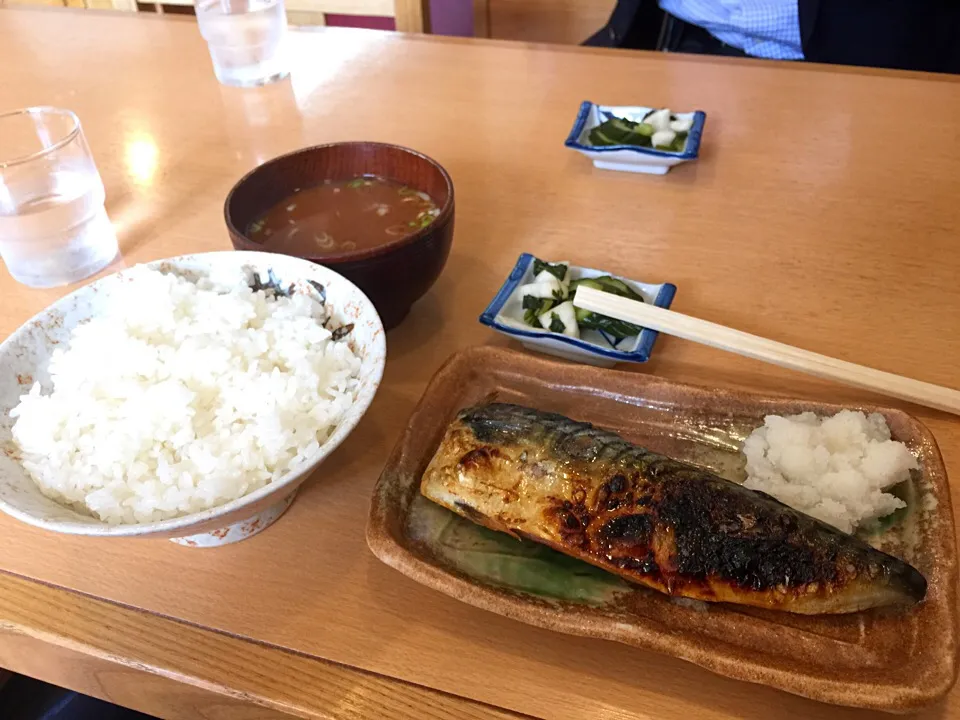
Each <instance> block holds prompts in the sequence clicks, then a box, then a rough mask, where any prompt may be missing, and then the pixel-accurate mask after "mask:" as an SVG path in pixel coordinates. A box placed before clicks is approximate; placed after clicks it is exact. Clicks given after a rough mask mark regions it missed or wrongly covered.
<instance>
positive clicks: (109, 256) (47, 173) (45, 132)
mask: <svg viewBox="0 0 960 720" xmlns="http://www.w3.org/2000/svg"><path fill="white" fill-rule="evenodd" d="M105 199H106V193H105V192H104V189H103V181H102V180H101V179H100V174H99V173H98V172H97V167H96V165H94V163H93V158H92V157H91V155H90V149H89V148H88V147H87V141H86V139H85V138H84V136H83V130H82V129H81V127H80V120H79V119H78V118H77V116H76V115H75V114H74V113H72V112H71V111H69V110H62V109H60V108H53V107H32V108H25V109H23V110H14V111H12V112H8V113H3V114H0V257H2V258H3V261H4V263H5V264H6V266H7V270H9V271H10V274H11V275H12V276H13V278H14V279H15V280H17V281H18V282H21V283H23V284H24V285H30V286H31V287H53V286H55V285H66V284H67V283H71V282H76V281H78V280H82V279H84V278H86V277H89V276H90V275H93V274H94V273H96V272H98V271H100V270H102V269H103V268H104V267H106V266H107V265H108V264H109V263H110V261H111V260H113V258H114V257H116V255H117V236H116V233H115V232H114V229H113V226H112V225H111V224H110V220H109V219H108V218H107V212H106V210H105V209H104V206H103V203H104V200H105Z"/></svg>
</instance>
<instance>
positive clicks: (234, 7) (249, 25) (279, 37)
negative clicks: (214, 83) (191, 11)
mask: <svg viewBox="0 0 960 720" xmlns="http://www.w3.org/2000/svg"><path fill="white" fill-rule="evenodd" d="M195 6H196V10H197V22H198V24H199V25H200V34H201V35H203V37H204V39H205V40H206V41H207V46H208V47H209V49H210V58H211V59H212V60H213V70H214V72H215V73H216V74H217V79H218V80H219V81H220V82H222V83H223V84H224V85H236V86H238V87H253V86H256V85H266V84H267V83H271V82H274V81H275V80H280V79H281V78H284V77H286V76H287V74H288V72H289V70H288V68H287V59H286V56H285V53H284V38H285V37H286V34H287V13H286V9H285V8H284V4H283V0H195Z"/></svg>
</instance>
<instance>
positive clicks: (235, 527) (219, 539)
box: [170, 490, 297, 548]
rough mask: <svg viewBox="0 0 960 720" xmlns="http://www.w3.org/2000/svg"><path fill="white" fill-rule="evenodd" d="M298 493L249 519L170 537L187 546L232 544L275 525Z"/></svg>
mask: <svg viewBox="0 0 960 720" xmlns="http://www.w3.org/2000/svg"><path fill="white" fill-rule="evenodd" d="M296 495H297V491H296V490H294V491H293V492H292V493H290V494H289V495H287V496H286V497H285V498H284V499H283V500H281V501H280V502H278V503H276V504H275V505H271V506H270V507H268V508H266V509H265V510H261V511H260V512H258V513H256V514H255V515H251V516H250V517H248V518H247V519H245V520H240V521H239V522H235V523H233V524H232V525H227V526H226V527H222V528H217V529H216V530H211V531H210V532H205V533H197V534H196V535H186V536H184V537H176V538H170V542H175V543H177V544H178V545H186V546H187V547H194V548H208V547H220V546H221V545H230V544H231V543H235V542H240V541H241V540H246V539H247V538H252V537H253V536H254V535H257V534H258V533H261V532H263V531H264V530H266V529H267V528H268V527H270V526H271V525H273V523H275V522H276V521H277V520H279V519H280V516H281V515H283V514H284V513H285V512H286V511H287V508H288V507H290V505H292V504H293V499H294V498H295V497H296Z"/></svg>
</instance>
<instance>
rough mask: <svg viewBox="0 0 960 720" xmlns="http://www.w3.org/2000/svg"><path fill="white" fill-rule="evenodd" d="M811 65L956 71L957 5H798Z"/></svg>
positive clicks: (815, 1) (865, 0)
mask: <svg viewBox="0 0 960 720" xmlns="http://www.w3.org/2000/svg"><path fill="white" fill-rule="evenodd" d="M798 7H799V10H800V37H801V40H802V42H803V54H804V57H805V58H806V59H807V60H811V61H813V62H826V63H840V64H843V65H866V66H871V67H887V68H900V69H902V70H929V71H933V72H954V73H955V72H960V0H798Z"/></svg>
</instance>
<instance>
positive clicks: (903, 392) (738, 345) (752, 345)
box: [573, 286, 960, 415]
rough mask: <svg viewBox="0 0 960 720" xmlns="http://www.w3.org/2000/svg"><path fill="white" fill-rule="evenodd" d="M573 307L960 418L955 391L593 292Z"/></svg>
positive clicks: (579, 296) (584, 290)
mask: <svg viewBox="0 0 960 720" xmlns="http://www.w3.org/2000/svg"><path fill="white" fill-rule="evenodd" d="M573 304H574V305H576V306H577V307H578V308H583V309H584V310H590V311H592V312H595V313H600V314H601V315H607V316H609V317H612V318H616V319H617V320H624V321H626V322H630V323H634V324H635V325H641V326H643V327H646V328H650V329H651V330H657V331H659V332H662V333H666V334H668V335H674V336H675V337H679V338H683V339H684V340H692V341H693V342H698V343H702V344H704V345H709V346H711V347H715V348H719V349H721V350H727V351H728V352H732V353H736V354H738V355H743V356H745V357H750V358H755V359H757V360H763V361H764V362H768V363H772V364H774V365H779V366H780V367H785V368H790V369H791V370H799V371H800V372H804V373H808V374H810V375H815V376H816V377H820V378H826V379H828V380H836V381H838V382H841V383H845V384H847V385H852V386H854V387H859V388H864V389H866V390H872V391H874V392H878V393H882V394H884V395H889V396H890V397H895V398H900V399H901V400H909V401H910V402H914V403H917V404H919V405H926V406H927V407H932V408H936V409H937V410H944V411H946V412H949V413H954V414H957V415H960V391H957V390H954V389H952V388H947V387H942V386H940V385H934V384H932V383H928V382H922V381H920V380H913V379H911V378H907V377H903V376H902V375H896V374H894V373H889V372H883V371H882V370H875V369H873V368H869V367H865V366H863V365H857V364H856V363H852V362H846V361H845V360H837V359H836V358H832V357H827V356H826V355H820V354H819V353H815V352H810V351H809V350H802V349H800V348H796V347H793V346H792V345H786V344H785V343H781V342H777V341H775V340H768V339H767V338H762V337H759V336H757V335H751V334H750V333H745V332H741V331H740V330H734V329H733V328H728V327H724V326H723V325H718V324H716V323H712V322H709V321H707V320H701V319H699V318H695V317H691V316H689V315H683V314H681V313H678V312H673V311H672V310H665V309H663V308H659V307H656V306H654V305H648V304H646V303H642V302H637V301H635V300H630V299H628V298H624V297H620V296H619V295H614V294H612V293H608V292H603V291H600V290H596V289H594V288H589V287H584V286H581V287H578V288H577V293H576V295H575V297H574V299H573Z"/></svg>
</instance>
